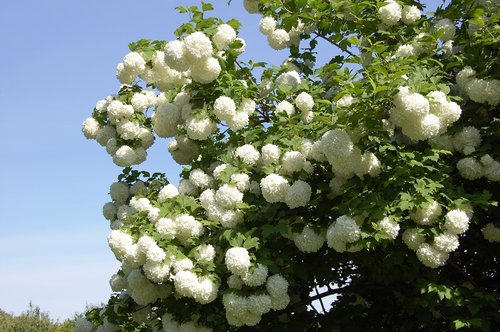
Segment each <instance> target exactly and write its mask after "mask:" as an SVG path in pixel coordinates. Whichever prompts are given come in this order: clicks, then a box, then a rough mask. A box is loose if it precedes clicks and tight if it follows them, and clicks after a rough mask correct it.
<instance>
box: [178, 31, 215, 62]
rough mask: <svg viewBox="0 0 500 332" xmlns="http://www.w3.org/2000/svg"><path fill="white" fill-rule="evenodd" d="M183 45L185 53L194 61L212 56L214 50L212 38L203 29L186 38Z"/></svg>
mask: <svg viewBox="0 0 500 332" xmlns="http://www.w3.org/2000/svg"><path fill="white" fill-rule="evenodd" d="M183 47H184V53H185V55H186V56H187V57H188V58H189V59H190V60H191V61H194V62H196V61H199V60H204V59H207V58H209V57H211V56H212V52H213V48H212V42H211V41H210V38H208V37H207V36H206V35H205V34H204V33H203V32H201V31H196V32H193V33H192V34H190V35H188V36H187V37H186V38H184V43H183Z"/></svg>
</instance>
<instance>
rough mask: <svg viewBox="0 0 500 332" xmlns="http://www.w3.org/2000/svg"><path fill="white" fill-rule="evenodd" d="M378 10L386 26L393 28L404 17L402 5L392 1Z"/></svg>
mask: <svg viewBox="0 0 500 332" xmlns="http://www.w3.org/2000/svg"><path fill="white" fill-rule="evenodd" d="M385 2H388V3H387V4H386V5H384V6H382V7H380V8H379V9H378V17H379V18H380V20H381V21H382V23H383V24H384V25H387V26H392V25H394V24H396V23H398V22H399V20H400V19H401V16H402V8H401V5H400V4H398V3H397V2H394V1H392V0H389V1H385Z"/></svg>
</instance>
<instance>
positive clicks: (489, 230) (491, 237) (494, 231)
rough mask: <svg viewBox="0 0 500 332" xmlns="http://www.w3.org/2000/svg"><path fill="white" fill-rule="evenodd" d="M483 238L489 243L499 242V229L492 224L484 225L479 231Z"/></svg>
mask: <svg viewBox="0 0 500 332" xmlns="http://www.w3.org/2000/svg"><path fill="white" fill-rule="evenodd" d="M481 231H482V232H483V237H484V238H485V239H486V240H487V241H489V242H500V228H499V227H496V226H495V225H494V224H493V223H489V224H486V226H484V227H483V228H482V230H481Z"/></svg>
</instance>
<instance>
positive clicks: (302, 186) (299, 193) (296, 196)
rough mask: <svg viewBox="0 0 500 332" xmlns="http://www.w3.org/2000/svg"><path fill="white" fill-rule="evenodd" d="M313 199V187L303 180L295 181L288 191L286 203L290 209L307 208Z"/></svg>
mask: <svg viewBox="0 0 500 332" xmlns="http://www.w3.org/2000/svg"><path fill="white" fill-rule="evenodd" d="M310 199H311V186H310V185H309V184H308V183H307V182H304V181H302V180H297V181H295V182H294V183H293V184H292V185H291V186H290V187H289V188H288V190H287V192H286V197H285V203H286V205H288V207H289V208H290V209H295V208H298V207H300V206H306V205H307V203H309V200H310Z"/></svg>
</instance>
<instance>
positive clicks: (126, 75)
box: [116, 63, 136, 84]
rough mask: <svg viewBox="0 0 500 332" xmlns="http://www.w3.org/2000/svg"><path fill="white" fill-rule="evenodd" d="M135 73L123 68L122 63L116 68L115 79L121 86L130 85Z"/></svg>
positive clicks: (130, 69) (128, 68)
mask: <svg viewBox="0 0 500 332" xmlns="http://www.w3.org/2000/svg"><path fill="white" fill-rule="evenodd" d="M135 76H136V73H135V72H134V71H133V69H132V68H130V67H125V65H124V64H123V63H119V64H118V65H117V66H116V78H117V79H118V81H120V83H121V84H132V83H133V82H134V79H135Z"/></svg>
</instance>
